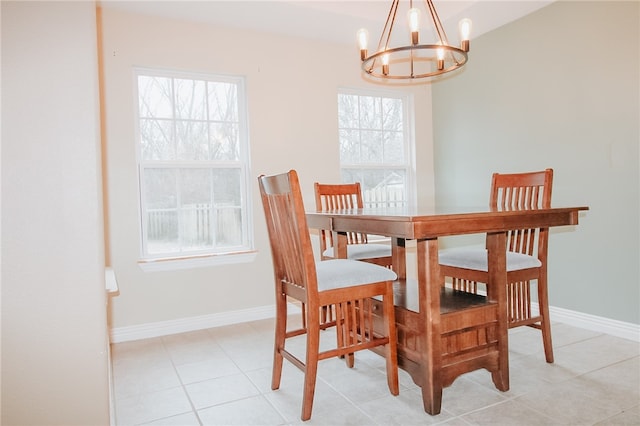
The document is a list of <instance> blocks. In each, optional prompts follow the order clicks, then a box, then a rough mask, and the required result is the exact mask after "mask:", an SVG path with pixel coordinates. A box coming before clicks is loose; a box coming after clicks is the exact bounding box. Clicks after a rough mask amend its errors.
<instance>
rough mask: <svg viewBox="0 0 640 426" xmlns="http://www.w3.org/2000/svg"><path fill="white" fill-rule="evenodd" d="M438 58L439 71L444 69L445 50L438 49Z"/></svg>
mask: <svg viewBox="0 0 640 426" xmlns="http://www.w3.org/2000/svg"><path fill="white" fill-rule="evenodd" d="M436 57H437V59H438V70H443V69H444V48H443V47H438V48H437V49H436Z"/></svg>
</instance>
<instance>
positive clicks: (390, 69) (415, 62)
mask: <svg viewBox="0 0 640 426" xmlns="http://www.w3.org/2000/svg"><path fill="white" fill-rule="evenodd" d="M408 3H409V10H408V11H407V12H406V14H407V20H408V29H409V33H404V34H401V35H400V37H399V35H398V34H392V33H393V30H394V24H395V21H396V16H398V6H399V4H400V1H399V0H393V3H392V4H391V9H389V15H388V16H387V22H386V23H385V25H384V29H383V30H382V34H381V35H380V41H379V42H378V48H377V50H376V51H375V53H373V54H371V55H369V54H368V51H367V43H368V39H369V33H368V32H367V30H366V29H361V30H359V31H358V43H359V45H360V60H361V61H362V70H363V71H364V72H365V73H366V74H368V76H370V77H374V78H378V79H382V80H387V79H409V80H416V79H424V78H428V77H433V76H436V75H440V74H444V73H447V72H449V71H453V70H456V69H458V68H460V67H461V66H463V65H464V64H465V63H466V62H467V52H468V51H469V34H470V32H471V20H469V19H463V20H461V21H460V24H459V30H460V40H461V41H460V47H455V46H452V45H451V44H449V40H448V39H447V35H446V34H445V32H444V28H443V27H442V23H441V22H440V18H439V17H438V12H436V9H435V7H434V6H433V2H432V1H431V0H422V1H421V0H416V2H415V3H424V9H426V13H425V12H422V11H421V10H422V9H420V8H417V7H414V1H413V0H409V2H408ZM422 13H425V14H428V15H429V16H430V17H431V19H430V21H431V24H432V25H433V27H431V28H430V27H428V26H427V29H429V28H430V29H431V36H432V37H433V42H431V43H430V44H421V43H422V41H421V40H420V36H421V34H420V25H421V15H422ZM426 20H427V22H428V21H429V20H428V19H426ZM401 32H402V31H401ZM422 35H423V36H424V33H423V34H422ZM402 36H404V37H402ZM398 42H400V43H399V44H400V45H399V46H398V45H395V46H394V45H393V43H398Z"/></svg>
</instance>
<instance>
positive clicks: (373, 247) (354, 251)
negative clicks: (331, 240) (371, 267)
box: [323, 243, 391, 260]
mask: <svg viewBox="0 0 640 426" xmlns="http://www.w3.org/2000/svg"><path fill="white" fill-rule="evenodd" d="M323 254H324V255H325V256H327V257H334V256H333V247H329V248H328V249H326V250H325V251H324V253H323ZM372 257H391V246H390V245H389V244H375V243H366V244H349V245H347V258H348V259H355V260H361V259H370V258H372Z"/></svg>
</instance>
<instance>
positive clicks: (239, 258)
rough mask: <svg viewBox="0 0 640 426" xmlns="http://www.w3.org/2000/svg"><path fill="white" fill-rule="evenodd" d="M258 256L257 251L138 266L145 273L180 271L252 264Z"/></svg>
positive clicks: (143, 262)
mask: <svg viewBox="0 0 640 426" xmlns="http://www.w3.org/2000/svg"><path fill="white" fill-rule="evenodd" d="M257 255H258V252H257V251H256V250H251V251H244V252H230V253H222V254H211V255H204V256H185V257H175V258H157V259H144V260H139V261H138V266H139V267H140V269H142V270H143V271H144V272H161V271H178V270H183V269H195V268H206V267H209V266H218V265H233V264H239V263H251V262H253V261H254V260H255V259H256V256H257Z"/></svg>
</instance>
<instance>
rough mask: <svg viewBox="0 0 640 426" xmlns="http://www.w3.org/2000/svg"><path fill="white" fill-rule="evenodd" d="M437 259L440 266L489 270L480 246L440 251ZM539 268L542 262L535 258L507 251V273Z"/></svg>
mask: <svg viewBox="0 0 640 426" xmlns="http://www.w3.org/2000/svg"><path fill="white" fill-rule="evenodd" d="M438 258H439V261H440V264H441V265H447V266H453V267H456V268H465V269H473V270H476V271H485V272H487V271H488V270H489V268H488V267H487V249H485V248H483V247H481V246H472V247H456V248H451V249H444V250H440V251H439V253H438ZM540 266H542V262H540V260H539V259H538V258H537V257H533V256H529V255H526V254H522V253H515V252H512V251H507V272H508V271H519V270H521V269H528V268H538V267H540Z"/></svg>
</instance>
